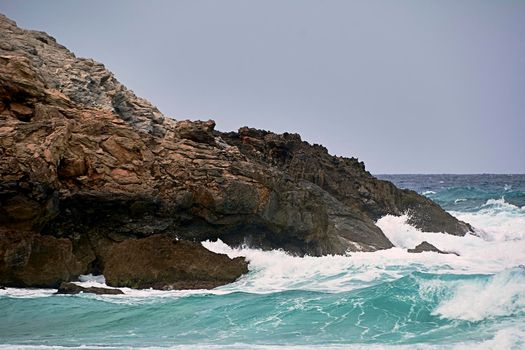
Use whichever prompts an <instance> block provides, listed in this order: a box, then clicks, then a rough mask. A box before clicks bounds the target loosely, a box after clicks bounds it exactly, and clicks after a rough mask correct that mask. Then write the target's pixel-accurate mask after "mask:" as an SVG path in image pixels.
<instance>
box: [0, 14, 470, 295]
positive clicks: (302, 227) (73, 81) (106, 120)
mask: <svg viewBox="0 0 525 350" xmlns="http://www.w3.org/2000/svg"><path fill="white" fill-rule="evenodd" d="M214 126H215V123H214V122H213V121H206V122H204V121H195V122H193V121H174V120H172V119H170V118H166V117H164V116H162V114H160V112H159V111H158V110H157V109H156V108H155V107H154V106H152V105H151V104H150V103H149V102H147V101H145V100H143V99H141V98H138V97H136V96H135V95H134V94H133V93H132V92H131V91H130V90H128V89H126V88H125V87H124V86H123V85H121V84H120V83H119V82H118V81H117V80H116V79H115V78H114V77H113V75H112V74H111V73H110V72H109V71H107V70H106V69H105V67H104V66H103V65H102V64H100V63H97V62H95V61H92V60H87V59H80V58H76V57H75V56H74V54H73V53H71V52H69V51H68V50H67V49H66V48H64V47H63V46H61V45H60V44H58V43H56V41H55V40H54V39H53V38H52V37H50V36H48V35H47V34H45V33H42V32H35V31H29V30H23V29H20V28H18V27H17V26H16V24H15V23H14V22H13V21H11V20H9V19H7V18H6V17H5V16H2V15H0V229H1V230H2V232H11V235H15V236H16V235H19V236H20V237H21V238H20V239H18V238H17V239H11V238H9V237H10V236H9V237H7V238H5V237H4V238H0V240H2V242H3V243H2V246H0V256H2V257H5V259H3V260H0V283H3V284H5V285H8V286H11V285H18V286H50V287H51V286H54V287H56V286H58V285H59V284H60V282H63V281H69V280H72V279H74V278H76V277H77V276H78V275H79V274H83V273H91V272H93V273H103V274H104V275H106V276H107V277H108V281H109V283H111V284H112V285H122V286H124V285H125V286H135V287H140V288H143V287H148V286H151V287H158V288H203V287H206V288H211V287H214V286H217V285H220V284H224V283H229V282H231V281H233V280H235V278H237V277H238V276H240V275H241V274H242V273H244V272H246V271H247V269H246V262H245V261H243V260H241V259H229V258H227V257H225V256H222V255H219V254H215V253H212V252H209V251H207V250H206V249H205V248H203V247H201V246H200V245H198V244H197V243H191V242H198V241H202V240H206V239H211V240H215V239H221V240H222V241H224V242H225V243H227V244H230V245H241V244H247V245H249V246H251V247H257V248H263V249H274V248H281V249H284V250H286V251H288V252H290V253H293V254H298V255H304V254H309V255H325V254H344V253H346V252H347V251H374V250H378V249H386V248H390V247H392V243H391V242H390V241H389V240H388V238H387V237H386V236H385V235H384V234H383V232H382V231H381V229H380V228H379V227H377V226H376V225H375V221H376V220H377V219H378V218H380V217H381V216H383V215H387V214H392V215H401V214H404V213H406V212H409V213H410V214H411V215H410V223H411V224H413V225H414V226H416V227H418V228H420V229H421V230H423V231H433V232H447V233H450V234H454V235H464V234H465V233H466V232H468V231H469V230H470V229H471V228H470V226H469V225H468V224H466V223H464V222H461V221H458V220H457V219H455V218H454V217H452V216H451V215H449V214H448V213H446V212H445V211H444V210H442V209H441V208H440V207H439V206H438V205H437V204H435V203H433V202H432V201H431V200H429V199H427V198H425V197H423V196H420V195H418V194H417V193H415V192H413V191H408V190H400V189H398V188H396V187H395V186H394V185H393V184H392V183H390V182H386V181H381V180H378V179H376V178H375V177H373V176H372V175H371V174H370V173H369V172H367V171H366V170H365V167H364V164H363V163H362V162H359V161H358V160H357V159H355V158H343V157H335V156H331V155H330V154H328V152H327V150H326V149H325V148H324V147H322V146H319V145H310V144H308V143H307V142H304V141H302V140H301V138H300V136H299V135H297V134H287V133H285V134H282V135H278V134H274V133H271V132H267V131H261V130H256V129H250V128H241V129H239V131H238V132H232V133H221V132H218V131H215V130H214ZM24 237H25V238H24ZM173 237H177V238H178V241H174V238H173ZM160 242H164V243H165V244H166V247H163V248H162V249H161V248H160V244H161V243H160ZM155 251H163V254H164V255H156V254H155V253H154V252H155ZM186 251H187V252H192V254H191V256H190V255H189V254H187V253H185V252H186ZM110 252H111V254H110ZM128 252H133V254H129V253H128ZM146 252H148V253H147V254H146ZM134 257H136V259H134ZM180 257H183V258H180ZM122 261H126V263H123V262H122ZM139 261H140V262H141V263H140V264H139V263H138V262H139ZM126 264H127V265H130V266H134V268H133V269H131V268H129V267H127V266H126ZM217 266H219V267H220V268H217ZM41 271H42V272H43V273H42V274H39V273H40V272H41Z"/></svg>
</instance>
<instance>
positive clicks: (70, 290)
mask: <svg viewBox="0 0 525 350" xmlns="http://www.w3.org/2000/svg"><path fill="white" fill-rule="evenodd" d="M80 293H92V294H110V295H119V294H124V292H123V291H121V290H120V289H113V288H99V287H81V286H79V285H77V284H74V283H71V282H62V283H60V286H59V287H58V290H57V292H56V293H55V294H80Z"/></svg>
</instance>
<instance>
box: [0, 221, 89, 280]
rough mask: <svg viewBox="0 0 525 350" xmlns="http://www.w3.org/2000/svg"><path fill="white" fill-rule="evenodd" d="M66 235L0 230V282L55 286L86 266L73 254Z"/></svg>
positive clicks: (73, 276) (78, 272) (79, 272)
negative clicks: (51, 235) (61, 236)
mask: <svg viewBox="0 0 525 350" xmlns="http://www.w3.org/2000/svg"><path fill="white" fill-rule="evenodd" d="M72 250H73V249H72V244H71V241H70V240H69V239H65V238H55V237H50V236H41V235H38V234H33V233H31V232H20V231H15V232H14V231H5V230H2V231H1V232H0V283H1V284H2V285H4V286H8V287H10V286H12V287H54V288H56V287H58V285H60V283H61V282H63V281H69V280H71V279H75V278H77V277H78V276H79V275H80V274H81V273H83V272H84V271H85V270H86V266H82V264H81V263H80V262H79V261H78V260H77V259H76V257H75V256H74V255H73V251H72Z"/></svg>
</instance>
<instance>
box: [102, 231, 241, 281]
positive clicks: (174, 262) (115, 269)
mask: <svg viewBox="0 0 525 350" xmlns="http://www.w3.org/2000/svg"><path fill="white" fill-rule="evenodd" d="M247 266H248V264H247V263H246V261H245V260H244V258H235V259H230V258H229V257H228V256H226V255H224V254H216V253H212V252H210V251H209V250H207V249H206V248H204V247H203V246H202V245H201V244H200V243H193V242H188V241H182V240H176V239H174V238H172V237H169V236H167V235H155V236H151V237H148V238H143V239H128V240H125V241H123V242H121V243H119V244H116V245H115V246H113V247H112V248H111V249H110V251H109V252H108V254H107V256H106V257H105V258H104V277H105V278H106V283H107V284H108V285H110V286H114V287H131V288H156V289H200V288H214V287H217V286H220V285H223V284H227V283H231V282H234V281H235V280H236V279H237V278H239V277H240V276H241V275H243V274H244V273H246V272H248V268H247Z"/></svg>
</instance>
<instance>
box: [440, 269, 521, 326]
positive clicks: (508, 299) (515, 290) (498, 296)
mask: <svg viewBox="0 0 525 350" xmlns="http://www.w3.org/2000/svg"><path fill="white" fill-rule="evenodd" d="M446 288H447V290H448V291H449V293H450V294H449V297H445V298H444V300H442V301H441V303H440V304H439V306H438V307H437V308H436V309H435V310H434V312H433V314H435V315H438V316H441V317H443V318H448V319H457V320H465V321H481V320H484V319H490V318H495V317H501V316H512V315H516V314H519V313H525V271H519V269H517V270H516V269H515V270H506V271H503V272H500V273H497V274H495V275H494V276H492V277H490V278H488V279H487V280H482V279H469V280H463V281H457V282H450V281H448V282H447V286H446Z"/></svg>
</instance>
